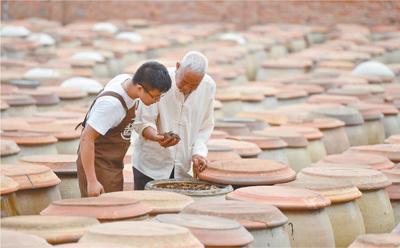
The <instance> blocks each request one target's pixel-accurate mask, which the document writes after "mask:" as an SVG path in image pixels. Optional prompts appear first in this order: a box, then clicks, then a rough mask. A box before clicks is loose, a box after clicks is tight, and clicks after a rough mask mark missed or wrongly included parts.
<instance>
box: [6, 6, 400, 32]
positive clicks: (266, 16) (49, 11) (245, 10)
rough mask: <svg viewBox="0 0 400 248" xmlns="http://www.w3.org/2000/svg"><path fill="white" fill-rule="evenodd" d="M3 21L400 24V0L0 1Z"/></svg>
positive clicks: (245, 24)
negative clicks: (131, 19)
mask: <svg viewBox="0 0 400 248" xmlns="http://www.w3.org/2000/svg"><path fill="white" fill-rule="evenodd" d="M1 5H2V15H1V16H2V20H6V19H8V20H14V19H21V18H26V17H42V18H47V19H51V20H57V21H60V22H63V23H69V22H73V21H75V20H110V19H129V18H145V19H149V20H152V21H155V22H158V23H177V22H185V21H188V22H198V21H217V22H231V23H234V24H237V25H239V26H241V27H245V26H247V25H251V24H259V23H299V24H322V25H332V24H335V23H360V24H365V25H377V24H397V25H400V1H399V0H394V1H382V0H373V1H372V0H371V1H333V0H325V1H298V0H297V1H284V0H281V1H279V0H275V1H270V0H269V1H267V0H265V1H233V0H209V1H168V0H159V1H129V0H119V1H111V0H97V1H95V0H85V1H79V0H64V1H62V0H30V1H29V0H28V1H22V0H12V1H10V0H8V1H7V0H1Z"/></svg>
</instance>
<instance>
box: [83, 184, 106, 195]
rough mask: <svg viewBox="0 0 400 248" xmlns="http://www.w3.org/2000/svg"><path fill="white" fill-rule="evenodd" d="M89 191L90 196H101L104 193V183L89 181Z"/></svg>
mask: <svg viewBox="0 0 400 248" xmlns="http://www.w3.org/2000/svg"><path fill="white" fill-rule="evenodd" d="M87 193H88V196H89V197H94V196H99V195H101V194H103V193H104V188H103V185H101V183H100V182H99V181H97V180H96V181H94V182H91V183H89V182H88V183H87Z"/></svg>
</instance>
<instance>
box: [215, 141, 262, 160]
mask: <svg viewBox="0 0 400 248" xmlns="http://www.w3.org/2000/svg"><path fill="white" fill-rule="evenodd" d="M207 145H208V146H222V147H229V148H232V149H233V150H234V151H235V152H236V153H238V154H239V155H240V156H241V157H253V156H257V155H258V154H260V153H261V149H260V148H259V147H258V146H257V145H256V144H253V143H250V142H245V141H237V140H230V139H210V140H209V141H208V143H207Z"/></svg>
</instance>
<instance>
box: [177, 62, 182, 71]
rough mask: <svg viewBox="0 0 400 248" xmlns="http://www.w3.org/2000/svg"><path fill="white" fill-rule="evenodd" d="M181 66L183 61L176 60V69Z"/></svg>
mask: <svg viewBox="0 0 400 248" xmlns="http://www.w3.org/2000/svg"><path fill="white" fill-rule="evenodd" d="M180 66H181V63H179V62H176V69H177V70H178V69H179V67H180Z"/></svg>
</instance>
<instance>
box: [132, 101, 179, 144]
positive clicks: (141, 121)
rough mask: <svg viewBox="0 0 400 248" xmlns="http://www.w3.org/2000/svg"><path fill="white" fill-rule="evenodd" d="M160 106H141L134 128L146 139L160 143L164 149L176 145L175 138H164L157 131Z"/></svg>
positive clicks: (137, 112)
mask: <svg viewBox="0 0 400 248" xmlns="http://www.w3.org/2000/svg"><path fill="white" fill-rule="evenodd" d="M158 104H159V103H156V104H153V105H150V106H145V105H144V104H140V105H139V107H138V109H137V111H136V118H135V123H134V126H133V128H134V129H135V131H136V132H137V133H138V134H140V135H142V136H143V137H144V138H145V139H147V140H151V141H155V142H158V143H159V144H160V145H161V146H163V147H168V146H171V145H175V144H176V143H177V142H176V143H175V142H174V141H175V139H174V138H173V137H164V135H162V134H159V132H158V130H157V124H156V122H157V117H158V113H159V112H158Z"/></svg>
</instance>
